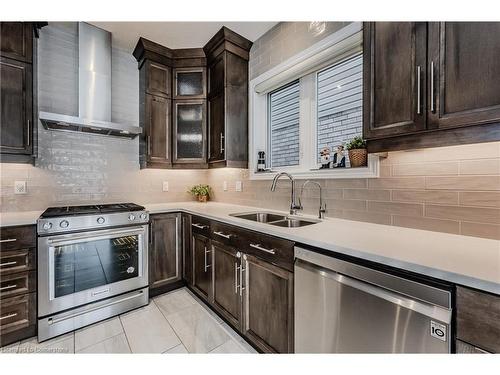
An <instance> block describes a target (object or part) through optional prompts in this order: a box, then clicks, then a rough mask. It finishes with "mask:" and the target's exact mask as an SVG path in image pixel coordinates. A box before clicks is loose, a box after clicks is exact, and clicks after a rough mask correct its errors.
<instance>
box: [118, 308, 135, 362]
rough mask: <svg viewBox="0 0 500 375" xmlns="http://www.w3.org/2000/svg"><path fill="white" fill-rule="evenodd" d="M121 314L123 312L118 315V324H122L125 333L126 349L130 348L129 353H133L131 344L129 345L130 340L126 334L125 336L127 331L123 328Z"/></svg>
mask: <svg viewBox="0 0 500 375" xmlns="http://www.w3.org/2000/svg"><path fill="white" fill-rule="evenodd" d="M122 315H123V314H120V315H118V319H119V320H120V325H121V326H122V329H123V333H124V334H125V340H126V341H127V345H128V349H129V350H130V353H134V352H133V351H132V346H131V345H130V341H129V339H128V336H127V331H126V330H125V326H124V325H123V322H122Z"/></svg>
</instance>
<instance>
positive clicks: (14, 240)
mask: <svg viewBox="0 0 500 375" xmlns="http://www.w3.org/2000/svg"><path fill="white" fill-rule="evenodd" d="M16 241H17V238H7V239H6V240H0V243H5V242H16Z"/></svg>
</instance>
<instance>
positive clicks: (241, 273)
mask: <svg viewBox="0 0 500 375" xmlns="http://www.w3.org/2000/svg"><path fill="white" fill-rule="evenodd" d="M246 261H247V256H246V255H243V260H242V261H241V266H240V297H243V290H245V287H244V286H243V280H244V279H243V272H245V271H246V270H247V269H246V268H245V267H243V263H246ZM247 320H248V319H247Z"/></svg>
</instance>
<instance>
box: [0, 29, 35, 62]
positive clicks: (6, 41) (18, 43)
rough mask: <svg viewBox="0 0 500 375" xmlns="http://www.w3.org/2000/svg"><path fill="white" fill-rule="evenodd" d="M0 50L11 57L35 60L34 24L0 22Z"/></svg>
mask: <svg viewBox="0 0 500 375" xmlns="http://www.w3.org/2000/svg"><path fill="white" fill-rule="evenodd" d="M0 36H1V37H0V51H1V54H2V56H4V57H8V58H10V59H14V60H18V61H23V62H26V63H32V62H33V24H32V23H31V22H0Z"/></svg>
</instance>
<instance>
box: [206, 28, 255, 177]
mask: <svg viewBox="0 0 500 375" xmlns="http://www.w3.org/2000/svg"><path fill="white" fill-rule="evenodd" d="M251 46H252V43H251V42H250V41H249V40H247V39H245V38H243V37H242V36H241V35H238V34H236V33H235V32H233V31H231V30H229V29H227V28H226V27H223V28H222V29H221V30H220V31H219V32H218V33H217V34H216V35H215V36H214V37H213V38H212V39H211V40H210V41H209V42H208V43H207V44H206V46H205V47H204V48H203V49H204V50H205V53H206V55H207V63H208V162H209V167H211V168H213V167H225V166H228V167H235V168H246V167H247V166H248V53H249V50H250V47H251Z"/></svg>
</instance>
